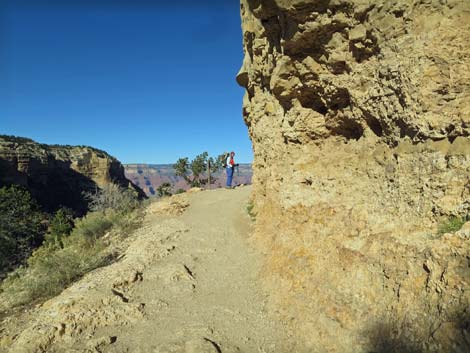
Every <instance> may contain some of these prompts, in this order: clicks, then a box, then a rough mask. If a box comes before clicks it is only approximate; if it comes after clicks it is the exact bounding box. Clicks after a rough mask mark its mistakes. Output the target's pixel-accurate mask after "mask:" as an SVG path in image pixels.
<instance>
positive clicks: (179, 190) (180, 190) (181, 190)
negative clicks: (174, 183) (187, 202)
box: [175, 189, 186, 194]
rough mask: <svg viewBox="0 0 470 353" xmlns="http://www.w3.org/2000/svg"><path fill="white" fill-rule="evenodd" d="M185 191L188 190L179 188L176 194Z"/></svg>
mask: <svg viewBox="0 0 470 353" xmlns="http://www.w3.org/2000/svg"><path fill="white" fill-rule="evenodd" d="M185 192H186V190H185V189H178V190H176V191H175V194H183V193H185Z"/></svg>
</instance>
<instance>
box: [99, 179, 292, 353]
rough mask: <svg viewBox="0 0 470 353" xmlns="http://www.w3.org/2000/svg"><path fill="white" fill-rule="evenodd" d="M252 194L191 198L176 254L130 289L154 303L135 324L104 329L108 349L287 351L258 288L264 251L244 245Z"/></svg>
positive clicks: (221, 192) (241, 191) (211, 194)
mask: <svg viewBox="0 0 470 353" xmlns="http://www.w3.org/2000/svg"><path fill="white" fill-rule="evenodd" d="M249 192H250V190H249V188H243V189H238V190H216V191H209V192H200V193H196V194H193V195H192V196H191V199H190V207H189V208H188V210H187V211H186V212H185V213H184V214H183V215H182V216H180V217H179V221H181V222H182V223H183V224H184V227H185V228H186V230H185V231H184V232H183V233H182V234H181V236H180V237H179V239H178V240H177V244H176V249H175V251H173V252H172V255H171V256H167V257H165V258H164V259H162V260H161V261H158V262H156V263H155V266H154V267H150V268H148V269H147V270H146V272H145V273H144V274H143V276H144V281H142V283H141V284H140V285H139V286H137V287H135V288H134V290H133V291H132V293H131V294H130V295H131V296H132V298H133V300H136V301H139V302H143V303H155V302H156V303H157V305H156V306H154V308H152V309H149V310H147V311H146V313H147V314H146V315H145V319H144V320H142V321H141V322H138V323H136V324H134V325H132V326H131V327H125V328H118V329H116V330H113V329H111V330H110V329H107V330H106V333H107V334H110V335H116V336H117V337H118V340H117V341H116V343H115V344H114V345H112V346H110V350H109V351H110V352H127V351H129V352H179V351H187V352H219V351H221V352H279V351H282V350H280V349H281V341H282V331H283V330H282V327H281V326H279V324H276V322H274V321H272V319H270V318H269V316H268V314H267V313H266V311H265V300H264V298H263V294H262V292H261V290H260V288H259V283H258V279H257V274H258V270H259V268H260V256H259V254H256V253H255V252H254V251H253V249H251V248H250V247H249V246H248V245H247V242H246V237H247V235H248V232H249V227H250V224H249V222H250V220H249V217H248V216H247V215H246V211H245V207H246V205H247V203H248V196H249ZM154 221H155V222H156V223H157V224H158V223H159V222H160V221H161V220H160V219H159V218H155V220H154ZM126 349H127V350H126Z"/></svg>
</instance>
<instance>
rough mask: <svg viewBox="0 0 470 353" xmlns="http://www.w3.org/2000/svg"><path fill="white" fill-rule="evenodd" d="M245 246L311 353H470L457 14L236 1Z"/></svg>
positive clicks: (464, 43)
mask: <svg viewBox="0 0 470 353" xmlns="http://www.w3.org/2000/svg"><path fill="white" fill-rule="evenodd" d="M241 15H242V24H243V26H242V27H243V37H244V49H245V58H244V61H243V65H242V68H241V70H240V72H239V73H238V75H237V81H238V83H239V84H240V85H242V86H244V87H246V95H245V98H244V103H243V111H244V118H245V121H246V124H247V126H248V128H249V133H250V137H251V139H252V142H253V148H254V155H255V161H254V165H253V167H254V180H253V182H254V193H253V198H254V203H255V209H254V211H255V212H256V213H257V230H256V239H257V240H258V241H259V243H261V244H262V245H263V247H264V249H265V250H266V253H267V258H266V264H265V274H266V278H267V279H268V282H269V285H270V286H271V287H272V293H274V294H273V295H272V301H273V303H274V304H275V305H276V306H280V307H281V308H282V310H281V311H282V313H281V315H283V317H284V318H285V319H286V320H289V322H291V327H292V331H293V332H295V333H296V334H297V335H298V337H299V346H298V349H299V350H302V349H305V350H307V351H309V352H312V351H315V352H326V351H327V352H361V351H363V352H370V351H386V349H389V350H391V351H400V352H405V351H428V352H438V351H439V352H444V351H455V352H465V351H468V350H469V349H470V333H469V327H470V311H469V309H468V308H469V302H470V264H469V258H470V240H469V239H468V235H467V233H462V234H461V235H460V236H458V235H455V234H454V235H447V236H437V235H436V224H437V222H441V221H442V220H443V219H446V218H448V217H450V216H458V217H465V216H467V215H468V212H469V207H470V199H469V195H470V194H469V187H470V183H469V171H470V139H469V138H468V136H469V133H470V103H469V102H470V100H469V98H470V80H469V79H470V60H469V58H470V44H469V41H468V38H469V37H470V2H469V1H466V0H448V1H435V0H426V1H424V0H423V1H405V0H401V1H385V0H381V1H369V0H356V1H351V0H315V1H314V0H242V1H241Z"/></svg>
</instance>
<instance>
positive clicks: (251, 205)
mask: <svg viewBox="0 0 470 353" xmlns="http://www.w3.org/2000/svg"><path fill="white" fill-rule="evenodd" d="M254 208H255V204H254V203H253V202H252V201H250V202H249V203H248V205H247V206H246V212H248V215H249V216H250V218H251V220H252V221H254V220H256V212H254Z"/></svg>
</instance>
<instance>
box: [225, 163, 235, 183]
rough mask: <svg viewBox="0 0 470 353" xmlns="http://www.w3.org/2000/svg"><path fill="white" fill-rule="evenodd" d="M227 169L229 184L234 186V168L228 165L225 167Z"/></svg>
mask: <svg viewBox="0 0 470 353" xmlns="http://www.w3.org/2000/svg"><path fill="white" fill-rule="evenodd" d="M225 169H226V171H227V184H226V185H227V186H232V179H233V168H232V167H227V168H225Z"/></svg>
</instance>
